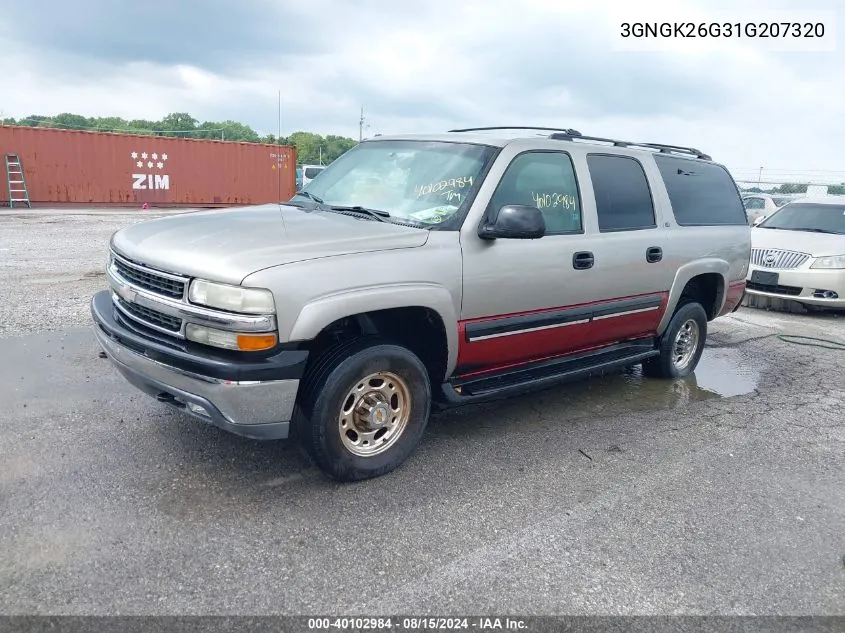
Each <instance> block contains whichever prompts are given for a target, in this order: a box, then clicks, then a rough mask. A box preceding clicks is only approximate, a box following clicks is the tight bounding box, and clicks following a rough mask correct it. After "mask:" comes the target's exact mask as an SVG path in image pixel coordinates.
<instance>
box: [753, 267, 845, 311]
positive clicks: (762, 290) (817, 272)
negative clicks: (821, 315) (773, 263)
mask: <svg viewBox="0 0 845 633" xmlns="http://www.w3.org/2000/svg"><path fill="white" fill-rule="evenodd" d="M754 271H760V272H762V273H777V284H771V283H764V284H759V283H754V282H753V279H752V278H753V276H754ZM746 281H747V285H746V288H745V292H746V293H748V294H749V295H756V296H762V297H774V298H777V299H788V300H791V301H797V302H798V303H803V304H807V305H813V306H819V307H827V308H832V309H845V270H835V269H812V268H808V267H801V268H795V269H785V270H783V269H776V268H763V267H760V266H754V265H751V266H750V267H749V270H748V276H747V278H746ZM825 290H827V291H832V292H834V293H836V294H837V295H838V296H837V297H836V298H825V297H822V296H814V295H815V294H816V293H820V292H821V291H825Z"/></svg>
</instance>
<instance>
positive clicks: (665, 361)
mask: <svg viewBox="0 0 845 633" xmlns="http://www.w3.org/2000/svg"><path fill="white" fill-rule="evenodd" d="M706 339H707V313H706V312H705V311H704V308H703V307H702V306H701V304H700V303H696V302H689V303H685V304H684V305H682V306H681V307H679V308H678V310H677V311H676V312H675V314H674V316H673V317H672V320H671V321H669V327H667V328H666V332H665V333H664V334H663V336H662V338H661V339H660V345H659V347H658V349H659V351H660V356H655V357H654V358H650V359H648V360H647V361H645V362H644V363H643V373H645V374H646V375H647V376H651V377H653V378H670V379H676V378H684V377H685V376H689V375H690V374H691V373H692V372H693V371H695V368H696V366H697V365H698V361H699V360H700V359H701V354H702V352H703V351H704V343H705V340H706Z"/></svg>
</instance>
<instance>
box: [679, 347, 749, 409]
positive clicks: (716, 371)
mask: <svg viewBox="0 0 845 633" xmlns="http://www.w3.org/2000/svg"><path fill="white" fill-rule="evenodd" d="M694 378H695V381H696V386H697V387H698V388H699V389H704V390H705V391H711V392H713V393H715V394H717V395H719V396H722V397H723V398H729V397H731V396H742V395H745V394H747V393H751V392H752V391H754V389H756V388H757V380H758V378H759V374H758V373H757V371H756V370H755V369H754V368H753V367H752V366H750V365H747V364H743V363H742V360H741V359H740V358H739V354H738V353H737V352H736V351H735V350H729V349H719V350H712V349H707V348H705V349H704V354H702V355H701V361H700V362H699V363H698V366H697V367H696V368H695V376H694Z"/></svg>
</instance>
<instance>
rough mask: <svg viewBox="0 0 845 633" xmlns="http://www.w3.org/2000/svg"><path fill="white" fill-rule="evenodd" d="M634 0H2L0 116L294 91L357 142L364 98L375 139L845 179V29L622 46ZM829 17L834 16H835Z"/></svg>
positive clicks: (698, 13) (116, 110)
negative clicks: (820, 42) (816, 36)
mask: <svg viewBox="0 0 845 633" xmlns="http://www.w3.org/2000/svg"><path fill="white" fill-rule="evenodd" d="M840 1H841V0H813V1H812V2H808V1H807V0H798V1H788V0H784V1H780V0H766V1H761V2H756V1H755V0H750V1H747V2H738V1H736V0H734V1H733V2H721V4H720V0H716V1H715V2H714V1H713V0H708V1H707V2H706V3H705V2H704V0H702V2H700V3H697V4H696V3H694V2H684V1H683V0H675V1H673V2H671V3H669V4H667V5H666V6H667V7H669V8H670V9H671V11H672V13H671V14H668V13H666V12H665V10H664V9H663V8H661V3H660V2H650V3H649V2H636V3H634V2H631V3H630V6H632V7H635V9H636V11H635V13H634V14H633V17H635V18H638V19H654V18H655V17H656V16H660V17H663V18H664V19H666V18H667V17H668V18H672V19H675V18H676V17H678V16H680V17H683V16H684V15H689V19H695V20H697V21H698V20H705V21H710V20H712V19H716V20H721V18H722V17H724V16H731V15H732V14H730V13H724V11H722V9H728V8H731V7H733V8H736V7H737V6H740V5H741V6H742V9H743V16H745V17H749V18H750V19H754V20H768V19H769V17H770V16H772V15H774V14H773V11H775V10H776V9H785V10H795V11H798V12H799V13H798V14H796V15H798V16H799V17H800V15H801V13H800V12H802V11H803V12H806V11H808V10H817V9H818V10H826V11H832V10H836V7H837V5H838V3H839V2H840ZM705 4H706V8H704V5H705ZM648 5H652V6H651V9H652V10H651V11H650V12H649V11H646V10H645V7H647V6H648ZM10 6H13V9H14V10H11V9H10V8H9V7H10ZM625 6H626V2H617V1H615V0H611V1H597V0H591V1H589V2H585V1H581V0H575V1H572V0H519V1H517V0H414V1H413V2H410V1H409V2H407V3H405V4H403V3H400V2H397V1H396V0H355V1H354V2H353V1H350V0H299V1H297V2H291V1H289V0H237V1H230V0H203V1H200V0H182V1H181V2H173V1H165V0H145V1H143V2H131V3H130V2H125V1H116V0H76V2H73V3H70V2H56V1H55V0H30V1H28V2H14V3H13V2H12V0H0V7H3V8H5V9H4V10H3V11H0V41H3V42H4V55H3V57H2V58H0V71H2V77H3V80H4V86H5V87H6V89H5V90H4V91H3V94H2V96H0V114H2V115H5V116H14V117H22V116H26V115H29V114H43V115H52V114H57V113H60V112H74V113H79V114H84V115H98V116H107V115H117V116H122V117H125V118H148V119H158V118H161V117H162V116H164V115H165V114H167V113H169V112H174V111H179V112H189V113H191V114H192V115H193V116H195V117H197V118H199V119H201V120H205V119H234V120H239V121H243V122H244V123H247V124H249V125H251V126H252V127H253V128H255V129H257V130H258V131H259V132H261V133H276V131H277V129H278V91H279V89H281V90H282V124H281V125H282V132H283V133H290V132H291V131H294V130H308V131H314V132H318V133H321V134H331V133H334V134H343V135H346V136H353V137H355V138H357V136H358V116H359V111H360V107H361V106H362V105H363V106H364V109H365V117H366V119H367V123H368V124H369V127H368V128H366V129H365V135H372V134H375V133H378V132H380V133H383V134H389V133H394V132H406V131H440V130H445V129H449V128H451V127H458V126H470V125H551V126H555V125H557V126H564V127H574V128H576V129H578V130H580V131H581V132H582V133H585V134H592V135H598V136H613V137H618V138H625V139H632V140H646V141H652V142H662V143H670V144H677V145H692V146H695V147H698V148H700V149H702V150H704V151H706V152H708V153H711V154H712V155H713V156H714V158H715V159H717V160H719V161H720V162H724V163H725V164H727V165H728V166H729V167H730V168H731V169H732V170H734V171H735V175H736V174H739V175H740V176H741V177H745V176H748V175H750V174H753V175H754V176H755V177H756V173H757V168H758V167H760V166H763V167H765V170H764V179H765V176H768V175H769V174H775V173H780V174H783V173H785V172H786V171H790V172H800V171H801V170H807V171H814V172H817V173H818V172H820V171H821V170H830V171H831V172H841V173H840V174H837V177H845V72H843V68H845V48H843V46H841V44H840V42H839V40H841V38H840V37H839V35H838V33H835V37H836V41H832V40H831V39H830V37H828V39H827V40H826V41H827V42H828V43H829V44H835V48H836V50H835V51H833V52H829V51H823V52H797V51H792V52H777V51H772V50H768V49H766V48H765V46H763V45H760V44H759V43H758V42H759V41H758V42H752V41H750V40H745V41H739V40H732V41H731V42H730V43H729V44H723V45H722V47H721V48H718V47H716V46H715V44H713V41H711V43H710V44H709V48H707V46H708V43H707V42H706V41H704V42H703V41H701V40H699V41H698V42H697V43H696V42H693V41H690V40H686V41H684V40H675V41H673V42H671V43H670V45H671V48H670V49H669V50H663V51H659V52H642V51H638V52H631V51H627V52H626V51H623V50H619V49H620V46H621V44H622V40H621V38H620V37H619V33H620V30H621V22H622V21H625V20H628V19H630V18H631V17H632V14H631V12H630V11H631V9H628V10H627V12H626V10H625V9H624V7H625ZM843 7H845V4H843ZM685 12H687V13H685ZM843 13H845V8H843V9H841V10H840V14H839V17H841V16H842V15H843ZM826 26H827V29H828V32H829V33H833V32H834V28H835V24H833V23H830V20H828V23H827V24H826ZM805 43H806V42H800V44H805ZM666 44H667V43H666V42H663V44H661V45H663V46H665V45H666ZM696 44H697V45H698V47H697V46H696ZM701 46H705V48H703V49H702V48H701ZM778 170H780V171H778Z"/></svg>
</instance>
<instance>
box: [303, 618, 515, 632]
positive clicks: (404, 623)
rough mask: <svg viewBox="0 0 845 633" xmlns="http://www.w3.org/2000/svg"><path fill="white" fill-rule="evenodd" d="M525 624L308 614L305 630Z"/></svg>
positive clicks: (501, 620) (508, 620)
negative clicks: (315, 616) (310, 615)
mask: <svg viewBox="0 0 845 633" xmlns="http://www.w3.org/2000/svg"><path fill="white" fill-rule="evenodd" d="M526 628H527V624H526V622H525V620H520V619H516V618H509V617H506V618H495V617H476V618H461V617H458V618H441V617H419V618H415V617H403V618H389V617H376V618H365V617H354V618H309V619H308V630H309V631H331V630H341V631H342V630H355V631H360V630H372V631H379V630H393V629H396V630H399V631H420V630H423V631H429V630H432V629H438V630H441V629H442V630H452V629H458V630H471V629H476V630H479V631H488V630H509V631H519V630H525V629H526Z"/></svg>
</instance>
